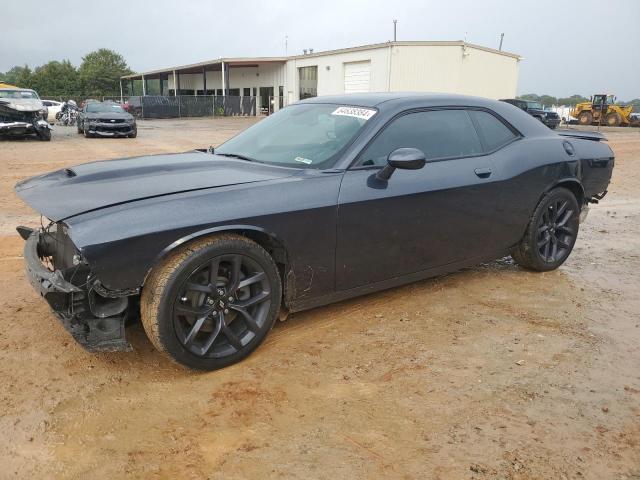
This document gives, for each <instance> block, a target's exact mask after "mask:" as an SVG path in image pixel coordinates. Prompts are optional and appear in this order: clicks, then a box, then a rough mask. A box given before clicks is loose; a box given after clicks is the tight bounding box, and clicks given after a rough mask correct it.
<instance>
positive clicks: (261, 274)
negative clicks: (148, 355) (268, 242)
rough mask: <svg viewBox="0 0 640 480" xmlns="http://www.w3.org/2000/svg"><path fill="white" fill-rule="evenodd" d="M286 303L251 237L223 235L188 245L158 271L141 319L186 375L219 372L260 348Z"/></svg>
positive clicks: (268, 262)
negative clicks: (186, 370)
mask: <svg viewBox="0 0 640 480" xmlns="http://www.w3.org/2000/svg"><path fill="white" fill-rule="evenodd" d="M281 298H282V286H281V282H280V275H279V273H278V268H277V267H276V264H275V262H274V261H273V259H272V258H271V256H270V255H269V253H267V251H266V250H265V249H264V248H262V247H261V246H260V245H258V244H257V243H255V242H253V241H251V240H249V239H247V238H245V237H242V236H240V235H233V234H223V235H217V236H213V237H208V238H204V239H201V240H196V241H194V242H192V243H189V244H187V245H185V246H184V247H182V248H180V249H178V250H177V251H175V252H173V253H172V254H170V255H169V256H168V257H167V258H166V259H165V260H164V261H163V262H162V264H160V265H158V266H157V267H156V268H154V269H153V270H152V272H151V274H150V275H149V278H148V279H147V281H146V282H145V285H144V288H143V290H142V295H141V299H140V312H141V317H142V324H143V326H144V330H145V332H146V333H147V336H148V337H149V339H150V340H151V343H153V345H154V346H155V347H156V349H158V350H159V351H160V352H162V353H163V354H165V355H167V356H168V357H169V358H170V359H172V360H173V361H175V362H177V363H180V364H182V365H185V366H187V367H190V368H194V369H199V370H215V369H218V368H223V367H226V366H228V365H231V364H234V363H236V362H239V361H240V360H242V359H244V358H245V357H247V356H248V355H249V354H250V353H251V352H253V351H254V350H255V349H256V348H257V347H258V346H259V345H260V344H261V343H262V341H263V340H264V338H265V337H266V335H267V333H269V330H271V327H273V324H274V322H275V320H276V318H277V316H278V312H279V309H280V302H281Z"/></svg>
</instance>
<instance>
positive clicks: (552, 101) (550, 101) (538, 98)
mask: <svg viewBox="0 0 640 480" xmlns="http://www.w3.org/2000/svg"><path fill="white" fill-rule="evenodd" d="M517 98H519V99H522V100H531V101H534V102H540V103H541V104H543V105H544V106H545V107H551V106H552V105H565V106H575V105H576V104H577V103H582V102H588V101H589V98H588V97H583V96H582V95H571V96H570V97H552V96H551V95H537V94H535V93H527V94H526V95H520V96H519V97H517ZM618 103H620V104H624V105H633V107H634V110H640V98H634V99H633V100H631V101H629V102H622V101H618Z"/></svg>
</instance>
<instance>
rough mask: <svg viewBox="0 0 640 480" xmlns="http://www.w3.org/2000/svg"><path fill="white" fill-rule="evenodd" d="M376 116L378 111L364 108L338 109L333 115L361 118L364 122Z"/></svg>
mask: <svg viewBox="0 0 640 480" xmlns="http://www.w3.org/2000/svg"><path fill="white" fill-rule="evenodd" d="M375 114H376V111H375V110H373V109H372V108H362V107H338V108H336V109H335V110H334V111H333V112H332V113H331V115H343V116H346V117H355V118H360V119H362V120H369V119H370V118H371V117H373V116H374V115H375Z"/></svg>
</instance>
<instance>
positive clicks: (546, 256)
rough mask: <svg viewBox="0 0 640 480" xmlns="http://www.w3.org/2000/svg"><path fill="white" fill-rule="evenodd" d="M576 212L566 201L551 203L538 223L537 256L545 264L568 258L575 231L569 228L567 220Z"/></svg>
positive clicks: (559, 200) (560, 200)
mask: <svg viewBox="0 0 640 480" xmlns="http://www.w3.org/2000/svg"><path fill="white" fill-rule="evenodd" d="M575 214H576V212H575V211H574V210H573V209H572V208H571V206H570V205H569V201H568V200H566V199H562V198H560V199H558V200H555V201H553V202H551V203H550V204H549V205H548V206H547V208H546V209H545V210H544V212H543V213H542V215H541V216H540V219H539V221H538V238H537V244H536V245H537V248H538V254H539V255H540V257H541V258H542V259H543V260H544V261H545V262H550V263H553V262H557V261H558V260H560V259H562V258H564V257H566V256H568V254H569V252H570V250H571V247H572V246H573V242H574V241H575V235H576V231H575V230H574V229H573V228H571V227H570V226H569V220H570V219H571V218H572V217H573V216H575Z"/></svg>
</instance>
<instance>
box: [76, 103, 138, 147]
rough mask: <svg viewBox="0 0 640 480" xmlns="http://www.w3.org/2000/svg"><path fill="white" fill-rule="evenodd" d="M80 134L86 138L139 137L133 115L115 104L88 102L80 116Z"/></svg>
mask: <svg viewBox="0 0 640 480" xmlns="http://www.w3.org/2000/svg"><path fill="white" fill-rule="evenodd" d="M78 133H84V136H85V137H93V136H100V137H129V138H135V137H136V136H137V135H138V126H137V125H136V120H135V118H133V115H131V114H130V113H127V112H125V111H124V109H123V108H122V106H121V105H120V104H117V103H115V102H97V101H87V102H85V104H84V105H83V106H82V108H81V109H80V114H79V115H78Z"/></svg>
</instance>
